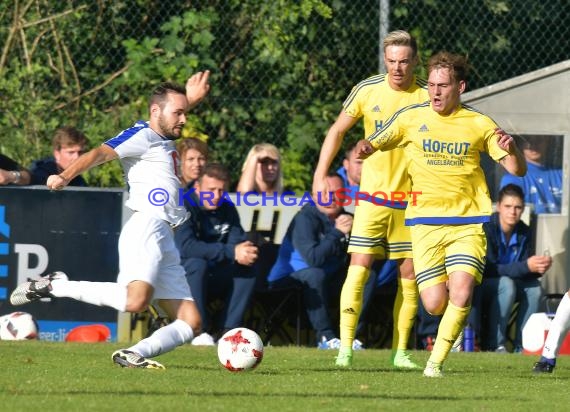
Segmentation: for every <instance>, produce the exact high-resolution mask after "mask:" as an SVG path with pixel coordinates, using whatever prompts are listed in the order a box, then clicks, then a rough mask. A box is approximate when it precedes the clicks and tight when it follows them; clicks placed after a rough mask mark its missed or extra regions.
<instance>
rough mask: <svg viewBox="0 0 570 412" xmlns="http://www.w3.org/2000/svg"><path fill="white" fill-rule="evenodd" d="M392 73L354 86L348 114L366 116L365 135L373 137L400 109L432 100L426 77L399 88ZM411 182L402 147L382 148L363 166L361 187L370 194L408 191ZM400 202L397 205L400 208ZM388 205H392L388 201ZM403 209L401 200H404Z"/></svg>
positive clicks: (346, 106)
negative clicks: (394, 85)
mask: <svg viewBox="0 0 570 412" xmlns="http://www.w3.org/2000/svg"><path fill="white" fill-rule="evenodd" d="M388 77H389V75H388V74H380V75H377V76H372V77H369V78H368V79H366V80H363V81H361V82H360V83H358V84H357V85H356V86H354V88H353V89H352V91H351V93H350V94H349V96H348V97H347V98H346V100H345V101H344V103H343V107H344V111H345V113H346V114H347V115H349V116H351V117H355V118H360V117H363V120H364V135H365V137H366V136H370V135H371V134H373V133H375V132H376V131H377V130H380V129H381V128H382V126H383V124H384V123H385V122H386V121H387V120H388V119H389V118H390V117H391V116H392V115H393V114H394V113H396V111H398V110H399V109H401V108H403V107H406V106H409V105H412V104H415V103H422V102H425V101H426V100H428V99H429V96H428V93H427V86H426V82H425V80H420V79H416V78H415V77H414V80H413V82H412V86H411V87H410V88H409V89H408V90H407V91H397V90H394V89H392V88H391V87H390V85H389V84H388ZM409 189H410V182H409V179H408V174H407V172H406V165H405V156H404V152H403V151H402V150H399V149H398V150H391V151H389V152H381V151H378V152H376V153H374V154H373V155H372V156H370V157H369V158H368V159H366V160H365V161H364V163H363V165H362V176H361V178H360V190H361V191H363V192H368V193H370V194H372V193H374V192H376V191H382V192H384V193H387V194H388V196H389V195H390V193H392V192H407V191H409ZM398 203H399V202H396V204H395V205H394V207H398ZM386 206H390V205H389V204H387V205H386ZM399 207H400V208H401V207H402V206H401V203H400V206H399Z"/></svg>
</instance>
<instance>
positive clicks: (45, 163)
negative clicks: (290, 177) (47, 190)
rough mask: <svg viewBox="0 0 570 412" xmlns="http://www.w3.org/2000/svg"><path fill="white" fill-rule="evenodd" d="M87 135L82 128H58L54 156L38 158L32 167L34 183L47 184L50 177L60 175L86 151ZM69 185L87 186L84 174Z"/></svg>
mask: <svg viewBox="0 0 570 412" xmlns="http://www.w3.org/2000/svg"><path fill="white" fill-rule="evenodd" d="M88 143H89V142H88V140H87V137H86V136H85V135H84V134H83V132H81V131H80V130H78V129H76V128H75V127H71V126H63V127H60V128H59V129H57V130H56V131H55V133H54V135H53V139H52V147H53V157H46V158H44V159H40V160H36V161H35V162H34V163H33V164H32V166H31V167H30V172H31V173H32V181H31V184H32V185H45V184H46V183H47V179H48V177H50V176H51V175H58V174H60V173H61V172H63V171H64V170H65V169H67V168H68V167H69V165H71V163H73V162H74V161H75V159H77V158H78V157H79V156H81V154H82V153H83V152H84V151H85V149H86V148H87V145H88ZM68 186H82V187H84V186H87V182H85V179H83V176H81V175H79V176H76V177H74V178H73V179H72V180H71V182H69V184H68Z"/></svg>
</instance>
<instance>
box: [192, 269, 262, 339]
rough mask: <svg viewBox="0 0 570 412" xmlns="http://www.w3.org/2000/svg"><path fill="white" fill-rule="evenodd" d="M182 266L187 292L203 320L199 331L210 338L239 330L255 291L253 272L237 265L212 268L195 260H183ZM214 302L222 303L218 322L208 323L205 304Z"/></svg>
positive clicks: (206, 305)
mask: <svg viewBox="0 0 570 412" xmlns="http://www.w3.org/2000/svg"><path fill="white" fill-rule="evenodd" d="M183 266H184V269H185V270H186V279H187V280H188V284H189V285H190V291H191V292H192V296H193V297H194V300H195V302H196V306H197V307H198V311H199V312H200V315H201V316H202V329H203V330H204V331H205V332H208V333H211V334H219V333H221V332H224V331H226V330H229V329H233V328H237V327H240V326H242V323H243V315H244V313H245V311H246V309H247V308H248V305H249V302H250V299H251V296H252V294H253V291H254V288H255V283H256V278H255V271H254V270H253V269H252V268H251V267H248V266H243V265H239V264H236V263H220V264H216V265H213V266H212V265H209V263H208V262H207V261H206V260H204V259H194V258H191V259H187V260H185V261H184V262H183ZM215 298H221V299H222V300H223V301H224V303H225V304H224V308H223V312H222V313H221V315H220V316H219V321H218V322H213V321H211V320H210V318H209V315H208V310H207V307H208V304H209V303H210V302H211V301H212V300H214V299H215ZM214 323H215V324H214ZM214 329H215V330H214Z"/></svg>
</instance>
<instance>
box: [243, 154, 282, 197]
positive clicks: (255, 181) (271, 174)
mask: <svg viewBox="0 0 570 412" xmlns="http://www.w3.org/2000/svg"><path fill="white" fill-rule="evenodd" d="M236 191H238V192H240V193H247V192H257V193H275V192H277V193H282V192H283V170H282V168H281V153H280V152H279V149H278V148H277V147H275V146H274V145H272V144H269V143H260V144H256V145H255V146H253V147H252V148H251V150H250V151H249V153H248V154H247V158H246V159H245V162H244V164H243V167H242V170H241V177H240V179H239V182H238V185H237V188H236Z"/></svg>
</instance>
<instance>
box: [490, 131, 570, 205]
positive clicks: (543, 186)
mask: <svg viewBox="0 0 570 412" xmlns="http://www.w3.org/2000/svg"><path fill="white" fill-rule="evenodd" d="M521 139H522V140H523V142H522V148H523V154H524V157H525V159H526V163H527V172H526V175H524V176H523V177H518V176H513V175H511V174H509V173H506V174H505V175H504V176H503V178H502V179H501V185H500V187H501V188H502V187H504V186H506V185H508V184H509V183H512V184H515V185H517V186H520V187H521V188H522V190H523V192H524V194H525V197H524V201H525V203H530V204H532V205H534V213H537V214H539V213H560V210H561V205H562V169H561V168H553V167H548V166H546V165H545V164H544V162H545V155H546V150H547V146H548V141H547V139H548V137H546V136H526V137H524V138H521Z"/></svg>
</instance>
